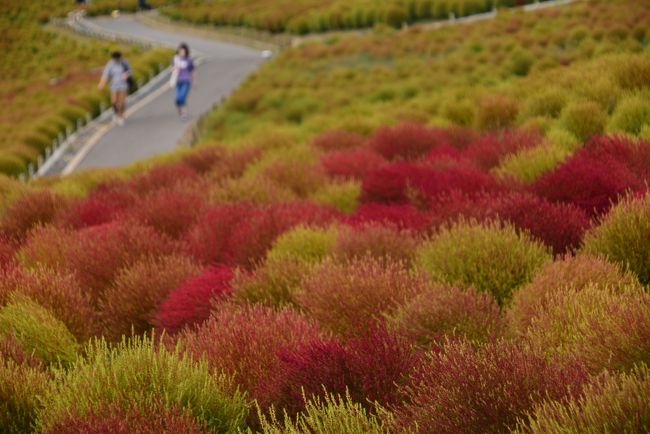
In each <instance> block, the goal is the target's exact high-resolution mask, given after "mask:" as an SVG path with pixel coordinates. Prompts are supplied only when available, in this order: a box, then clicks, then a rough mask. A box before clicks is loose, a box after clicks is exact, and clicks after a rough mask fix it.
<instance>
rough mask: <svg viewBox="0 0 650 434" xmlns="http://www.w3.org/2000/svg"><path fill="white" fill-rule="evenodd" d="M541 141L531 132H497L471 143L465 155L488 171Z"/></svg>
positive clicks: (535, 133)
mask: <svg viewBox="0 0 650 434" xmlns="http://www.w3.org/2000/svg"><path fill="white" fill-rule="evenodd" d="M541 140H542V139H541V136H540V135H539V133H537V132H535V131H531V130H506V131H498V132H495V133H491V134H485V135H483V136H481V137H479V138H478V139H476V140H474V141H472V142H471V143H470V144H469V145H468V146H467V149H466V150H465V153H466V156H467V158H468V159H469V160H471V161H472V163H474V164H475V165H476V166H478V167H479V168H481V169H483V170H490V169H492V168H494V167H496V166H497V165H498V164H499V163H500V162H501V160H502V159H503V158H505V157H506V156H508V155H510V154H513V153H515V152H518V151H521V150H523V149H530V148H532V147H534V146H537V145H539V144H540V143H541Z"/></svg>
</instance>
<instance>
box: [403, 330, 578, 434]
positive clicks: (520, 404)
mask: <svg viewBox="0 0 650 434" xmlns="http://www.w3.org/2000/svg"><path fill="white" fill-rule="evenodd" d="M587 378H588V377H587V373H586V370H585V369H584V367H583V366H582V365H580V364H578V363H577V362H576V363H573V364H571V365H558V364H557V363H554V362H552V361H548V360H546V359H545V358H544V357H542V356H541V355H537V354H533V353H531V352H530V351H528V350H527V349H526V348H524V347H522V346H520V345H516V344H513V343H508V342H497V343H492V344H485V345H484V346H482V347H480V348H478V349H476V348H475V347H473V346H472V345H471V344H469V343H464V342H458V343H450V344H448V345H445V346H444V348H443V349H442V350H440V351H438V352H433V353H431V354H430V359H429V360H428V361H427V362H426V363H425V364H424V366H423V367H422V368H421V369H419V370H417V371H416V373H415V374H414V375H413V376H412V378H411V385H410V386H408V387H406V388H405V393H406V395H407V396H406V400H405V402H404V405H403V406H401V408H398V409H397V411H396V425H397V429H398V431H399V430H400V429H404V430H408V429H413V428H415V427H416V425H417V426H418V427H419V431H418V432H421V433H476V432H482V433H499V432H505V431H507V430H508V428H512V427H514V426H515V424H516V422H517V419H518V418H520V417H523V416H524V415H525V414H526V413H527V412H528V411H530V410H531V409H532V407H533V405H534V404H535V403H536V402H538V401H541V400H543V399H545V398H547V397H548V398H550V399H555V400H560V401H561V400H563V399H566V398H568V397H571V396H576V395H577V394H578V393H579V391H580V389H581V387H582V385H583V384H584V383H585V382H586V381H587Z"/></svg>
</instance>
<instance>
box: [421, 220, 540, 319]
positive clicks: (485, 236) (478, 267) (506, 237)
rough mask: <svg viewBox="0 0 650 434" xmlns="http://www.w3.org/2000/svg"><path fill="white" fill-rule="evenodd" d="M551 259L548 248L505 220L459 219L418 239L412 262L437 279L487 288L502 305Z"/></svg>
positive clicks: (477, 287)
mask: <svg viewBox="0 0 650 434" xmlns="http://www.w3.org/2000/svg"><path fill="white" fill-rule="evenodd" d="M550 259H551V254H550V252H549V250H548V248H546V247H545V246H544V245H543V244H541V243H539V242H537V241H533V240H532V239H531V238H529V237H528V236H527V235H525V234H523V233H519V232H518V231H517V230H516V229H515V228H514V227H512V226H510V225H500V224H498V223H487V224H478V223H474V222H460V223H457V224H454V225H452V226H450V227H446V228H443V229H442V230H441V231H440V232H439V233H438V234H436V235H434V236H433V238H432V239H431V240H430V241H428V242H426V243H424V244H423V245H421V246H420V247H419V249H418V252H417V258H416V266H417V268H418V269H420V270H422V271H424V272H426V273H428V274H429V275H430V276H431V278H433V279H434V280H436V281H440V282H444V283H448V284H450V285H462V286H467V287H469V286H473V287H475V288H476V289H478V290H479V291H485V292H488V293H490V294H492V296H493V297H494V298H495V299H496V300H497V302H498V303H499V305H501V306H503V305H505V304H507V303H508V302H509V300H510V298H511V297H512V294H513V292H514V291H516V290H517V288H518V287H520V286H521V285H523V284H525V283H527V282H528V281H529V280H530V279H531V278H532V276H533V274H534V273H535V272H536V271H537V269H538V268H539V267H541V266H542V265H543V264H544V263H545V262H546V261H548V260H550Z"/></svg>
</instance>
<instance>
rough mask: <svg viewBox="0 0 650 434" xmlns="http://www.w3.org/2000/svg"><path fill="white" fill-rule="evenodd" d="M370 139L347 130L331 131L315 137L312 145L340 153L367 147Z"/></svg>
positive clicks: (326, 150)
mask: <svg viewBox="0 0 650 434" xmlns="http://www.w3.org/2000/svg"><path fill="white" fill-rule="evenodd" d="M367 141H368V139H366V138H365V137H364V136H362V135H361V134H356V133H351V132H349V131H345V130H330V131H325V132H323V133H320V134H319V135H317V136H316V137H314V139H313V141H312V144H313V145H314V146H315V147H317V148H319V149H321V150H323V151H325V152H329V151H338V150H342V149H351V148H358V147H362V146H365V144H366V142H367Z"/></svg>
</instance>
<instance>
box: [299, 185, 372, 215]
mask: <svg viewBox="0 0 650 434" xmlns="http://www.w3.org/2000/svg"><path fill="white" fill-rule="evenodd" d="M360 195H361V183H360V182H359V181H354V180H351V181H346V182H334V183H330V184H326V185H324V186H323V187H321V188H320V189H319V190H317V191H316V192H314V193H313V194H312V196H311V198H312V199H313V200H314V201H316V202H318V203H322V204H325V205H332V206H333V207H335V208H336V209H338V210H340V211H343V212H345V213H351V212H353V211H354V210H355V209H356V208H357V206H358V205H359V196H360Z"/></svg>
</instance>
